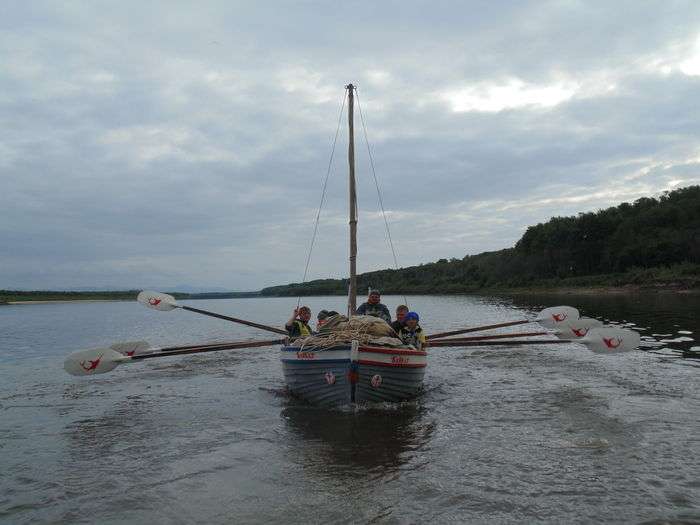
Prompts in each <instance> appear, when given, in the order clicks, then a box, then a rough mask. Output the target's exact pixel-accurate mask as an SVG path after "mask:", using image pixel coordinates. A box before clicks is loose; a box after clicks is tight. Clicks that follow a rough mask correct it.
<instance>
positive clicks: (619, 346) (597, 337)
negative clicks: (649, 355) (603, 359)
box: [578, 326, 641, 354]
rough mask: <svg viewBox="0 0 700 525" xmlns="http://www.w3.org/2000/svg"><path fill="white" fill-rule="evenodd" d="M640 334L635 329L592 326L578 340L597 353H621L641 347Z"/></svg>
mask: <svg viewBox="0 0 700 525" xmlns="http://www.w3.org/2000/svg"><path fill="white" fill-rule="evenodd" d="M640 339H641V338H640V335H639V333H638V332H635V331H634V330H627V329H626V328H617V327H615V326H601V327H599V328H591V329H590V330H589V331H588V333H587V334H586V335H585V336H584V337H582V338H580V339H579V340H578V342H580V343H583V344H585V345H586V346H587V347H588V349H589V350H591V351H592V352H594V353H596V354H620V353H623V352H631V351H632V350H636V349H637V348H639V341H640Z"/></svg>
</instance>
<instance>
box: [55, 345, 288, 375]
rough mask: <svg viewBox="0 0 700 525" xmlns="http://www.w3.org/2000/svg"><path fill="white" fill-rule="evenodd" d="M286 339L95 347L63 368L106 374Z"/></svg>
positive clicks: (78, 354) (72, 356)
mask: <svg viewBox="0 0 700 525" xmlns="http://www.w3.org/2000/svg"><path fill="white" fill-rule="evenodd" d="M284 341H285V339H272V340H269V341H234V342H231V343H222V344H221V345H216V346H212V345H209V346H190V347H172V348H171V349H170V350H167V351H163V350H161V351H158V352H148V353H144V354H134V355H124V354H122V353H120V352H118V351H117V350H113V349H112V348H95V349H93V350H81V351H79V352H74V353H72V354H70V355H69V356H68V357H66V359H65V361H64V363H63V368H64V369H65V370H66V372H68V373H69V374H71V375H74V376H89V375H94V374H104V373H107V372H110V371H112V370H114V369H115V368H116V367H118V366H119V365H121V364H124V363H130V362H134V361H141V360H142V359H154V358H156V357H169V356H174V355H187V354H202V353H205V352H218V351H220V350H234V349H241V348H257V347H261V346H272V345H277V344H282V343H284Z"/></svg>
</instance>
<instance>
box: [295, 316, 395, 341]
mask: <svg viewBox="0 0 700 525" xmlns="http://www.w3.org/2000/svg"><path fill="white" fill-rule="evenodd" d="M352 341H357V342H359V343H360V344H361V345H367V344H372V345H381V346H391V347H400V346H403V345H402V343H401V340H400V339H398V338H397V337H396V333H395V332H394V330H393V329H392V328H391V326H389V325H388V324H387V323H386V322H384V321H383V320H382V319H379V318H377V317H372V316H370V315H356V316H353V317H351V318H350V319H348V318H347V317H345V316H344V315H336V316H333V317H332V318H331V319H330V321H328V322H327V323H326V324H325V325H324V326H323V328H321V330H320V331H319V333H318V334H316V335H312V336H309V337H304V338H299V339H297V340H296V341H294V342H293V343H292V346H299V347H300V348H304V347H308V346H313V347H316V348H330V347H332V346H340V345H347V344H350V343H351V342H352Z"/></svg>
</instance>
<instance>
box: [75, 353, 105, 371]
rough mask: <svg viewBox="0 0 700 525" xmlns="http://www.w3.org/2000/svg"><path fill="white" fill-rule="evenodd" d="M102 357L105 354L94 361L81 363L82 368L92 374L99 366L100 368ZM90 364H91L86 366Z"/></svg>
mask: <svg viewBox="0 0 700 525" xmlns="http://www.w3.org/2000/svg"><path fill="white" fill-rule="evenodd" d="M102 356H103V354H100V356H99V357H98V358H97V359H95V360H94V361H91V360H89V359H88V360H87V361H80V367H81V368H82V369H83V370H85V371H86V372H91V371H92V370H95V369H96V368H97V367H98V366H100V361H102ZM86 363H89V364H86Z"/></svg>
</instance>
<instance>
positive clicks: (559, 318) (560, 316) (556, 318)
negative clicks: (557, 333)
mask: <svg viewBox="0 0 700 525" xmlns="http://www.w3.org/2000/svg"><path fill="white" fill-rule="evenodd" d="M578 318H579V313H578V310H577V309H576V308H573V307H571V306H552V307H550V308H545V309H544V310H542V311H541V312H540V313H539V314H537V317H536V318H535V321H537V322H538V323H540V324H541V325H542V326H544V327H545V328H557V327H558V326H559V325H561V324H562V323H564V322H566V321H575V320H577V319H578Z"/></svg>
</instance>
